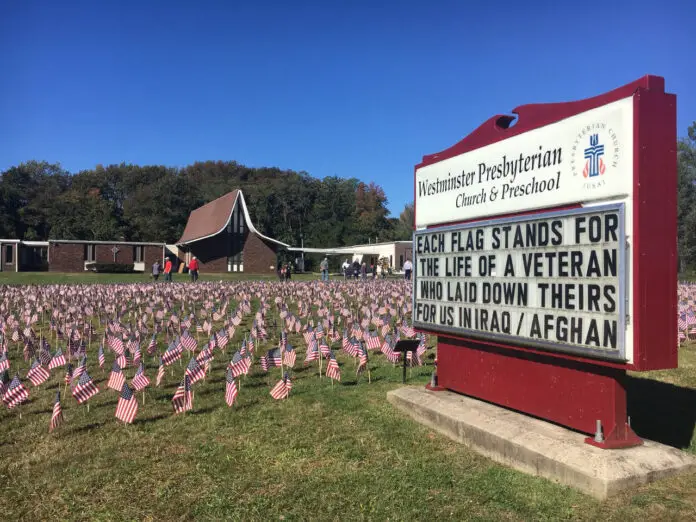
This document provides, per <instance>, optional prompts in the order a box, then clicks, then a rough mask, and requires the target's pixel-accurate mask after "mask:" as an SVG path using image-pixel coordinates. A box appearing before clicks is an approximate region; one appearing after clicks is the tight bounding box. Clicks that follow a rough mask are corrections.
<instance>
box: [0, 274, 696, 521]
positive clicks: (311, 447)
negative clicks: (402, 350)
mask: <svg viewBox="0 0 696 522" xmlns="http://www.w3.org/2000/svg"><path fill="white" fill-rule="evenodd" d="M20 275H23V274H20ZM40 275H41V276H44V274H40ZM81 276H82V277H74V276H63V275H60V276H57V277H56V276H53V279H51V278H49V276H48V275H46V276H45V278H44V279H42V280H41V281H42V282H49V281H52V280H60V281H61V282H68V281H70V282H75V283H77V282H91V281H93V280H94V279H92V278H94V277H95V276H94V275H92V274H89V275H82V274H81ZM3 277H4V275H2V276H0V283H2V281H3V279H2V278H3ZM122 277H124V278H128V277H131V276H122ZM137 277H141V276H137ZM97 280H100V281H111V279H108V278H105V277H104V276H101V278H97ZM115 280H121V279H119V278H116V279H115ZM124 280H127V279H124ZM135 280H137V279H135V278H131V279H130V281H135ZM14 282H20V280H19V279H17V280H15V281H14ZM23 282H28V281H26V280H24V281H23ZM32 282H33V283H36V282H39V281H37V280H33V281H32ZM254 304H256V303H254ZM249 319H250V317H247V319H246V320H249ZM240 330H241V328H239V329H238V333H237V335H236V336H235V339H233V340H232V342H231V343H230V345H228V347H227V348H228V349H227V354H226V355H224V356H223V355H222V354H219V353H216V357H215V360H214V362H213V365H212V371H211V373H210V375H209V377H208V378H207V379H206V381H205V382H200V383H197V384H196V385H195V386H194V390H195V398H194V407H193V411H191V412H188V413H186V414H183V415H176V416H175V415H173V413H172V405H171V398H172V395H173V394H174V390H175V388H176V386H177V385H178V383H179V381H180V379H181V375H182V373H183V367H180V366H179V363H175V364H174V365H173V366H172V367H171V370H170V369H168V370H167V373H166V377H165V379H164V381H163V386H162V387H160V388H155V387H154V377H155V374H156V372H157V364H156V363H154V362H153V360H152V358H149V357H148V358H146V361H147V374H148V376H149V377H150V379H151V380H152V381H153V386H152V387H150V388H148V389H147V391H146V397H145V400H146V402H145V404H144V405H143V404H142V400H143V396H142V393H138V395H137V396H138V399H139V401H140V409H139V411H138V415H137V417H136V421H135V423H134V424H133V425H130V426H124V425H123V424H121V423H119V422H118V421H117V420H116V419H115V418H114V411H115V408H116V402H117V395H116V393H115V392H113V391H111V390H109V389H107V388H106V387H105V384H106V379H107V378H108V368H110V365H111V362H112V360H113V358H112V356H111V354H108V355H107V364H106V365H105V371H104V372H102V371H101V370H100V369H99V367H98V365H97V361H96V357H94V356H92V357H91V359H90V364H89V365H88V370H89V372H90V375H91V376H92V377H93V378H94V380H95V382H96V383H97V385H98V386H99V388H100V390H101V391H100V393H99V394H98V395H96V396H95V397H93V398H92V399H91V400H90V401H89V403H90V411H89V412H88V411H87V408H86V407H85V406H79V405H77V403H76V402H75V400H74V399H73V398H72V397H71V396H69V392H68V396H65V395H62V405H63V411H64V416H65V422H64V424H63V425H62V426H61V427H60V428H59V429H58V431H57V432H56V433H54V434H51V435H49V434H48V423H49V419H50V417H51V408H52V406H53V399H54V396H55V390H56V389H57V386H58V385H59V382H62V377H63V374H64V370H62V369H60V370H58V371H55V372H54V374H53V375H52V376H51V378H50V380H49V381H47V382H45V383H44V384H42V385H41V386H39V387H38V388H33V387H32V386H31V385H30V384H29V383H28V381H24V383H25V386H27V387H28V388H29V389H30V393H31V402H29V403H28V404H24V405H22V406H20V407H18V408H16V409H15V410H12V411H8V410H7V409H6V408H4V407H0V512H1V513H2V514H3V518H4V520H24V519H31V520H49V519H52V520H55V519H59V520H63V519H70V520H153V521H160V520H220V519H232V520H438V519H448V520H469V519H477V520H563V519H582V520H622V521H623V520H632V519H642V520H688V519H691V520H693V519H694V518H696V476H693V475H692V476H686V477H680V478H673V479H667V480H663V481H660V482H658V483H655V484H651V485H648V486H645V487H640V488H638V489H635V490H633V491H631V492H627V493H624V494H622V495H620V496H618V497H615V498H612V499H610V500H608V501H606V502H598V501H596V500H594V499H592V498H590V497H588V496H585V495H583V494H581V493H578V492H576V491H574V490H572V489H570V488H567V487H564V486H560V485H557V484H553V483H551V482H549V481H547V480H544V479H541V478H535V477H531V476H528V475H526V474H523V473H519V472H517V471H514V470H512V469H509V468H506V467H504V466H501V465H498V464H495V463H493V462H492V461H490V460H488V459H486V458H484V457H481V456H479V455H478V454H476V453H474V452H472V451H470V450H468V449H467V448H466V447H464V446H463V445H460V444H457V443H455V442H452V441H450V440H449V439H447V438H445V437H443V436H441V435H439V434H437V433H435V432H433V431H432V430H429V429H428V428H425V427H423V426H421V425H419V424H417V423H416V422H414V421H412V420H410V418H407V417H406V416H404V415H403V414H401V413H399V412H398V411H396V410H395V409H394V408H392V406H391V405H390V404H389V403H387V401H386V393H387V391H389V390H391V389H394V388H396V387H399V386H401V369H400V368H399V367H396V368H394V367H393V366H392V365H391V364H389V363H387V362H386V361H385V360H384V357H383V356H381V355H376V356H374V357H373V358H372V359H371V362H370V367H371V377H372V382H371V383H370V384H368V382H367V376H361V377H360V379H359V381H356V376H355V362H354V360H353V359H352V358H350V357H348V356H346V355H345V353H344V352H342V351H341V352H340V353H339V354H338V359H339V363H340V365H341V372H342V381H341V382H340V383H336V384H335V385H334V386H333V387H332V385H331V383H330V380H328V379H327V378H325V377H324V378H322V379H319V377H318V375H317V366H316V363H313V364H312V366H310V367H309V368H306V369H305V368H303V367H302V362H301V361H302V360H303V359H304V342H302V341H301V339H300V337H299V336H294V335H293V336H291V337H290V342H291V344H293V345H294V346H295V347H297V348H298V349H299V353H298V358H297V360H298V362H297V364H296V366H295V368H296V370H295V371H294V372H293V383H294V386H293V390H292V393H291V394H290V397H289V398H288V399H287V400H285V401H274V400H273V399H272V398H271V397H270V395H269V389H270V385H272V384H274V383H275V382H276V381H277V380H278V378H279V377H280V371H279V369H273V370H272V371H271V372H270V373H269V374H268V375H266V374H263V373H262V372H261V369H260V367H259V365H258V363H256V364H254V366H253V368H252V371H251V372H250V375H249V376H247V377H246V378H243V379H242V383H241V390H240V393H239V398H238V402H237V403H236V404H235V405H234V407H232V408H228V407H227V406H226V404H225V402H224V388H225V382H224V370H225V366H226V364H227V362H228V360H229V356H230V348H231V347H232V349H234V347H236V346H238V343H239V337H240V332H239V331H240ZM201 344H202V343H201ZM52 345H53V343H52ZM266 348H267V345H262V347H261V349H260V350H257V356H258V355H260V354H263V353H264V352H265V349H266ZM433 351H434V350H429V351H428V352H427V353H428V360H427V365H426V366H424V367H422V368H416V369H413V372H412V375H411V377H410V381H409V384H412V385H418V386H423V385H424V384H425V383H426V382H427V381H428V379H429V376H430V373H431V371H432V358H433V355H434V354H433ZM216 352H217V350H216ZM10 353H11V360H12V365H13V366H12V367H13V368H17V367H19V368H21V372H20V373H21V375H22V376H23V375H24V374H25V373H26V370H27V366H28V365H27V364H26V363H24V362H23V361H22V360H21V356H18V355H17V352H16V349H15V348H14V345H12V347H11V350H10ZM186 362H187V359H185V360H184V361H183V363H182V364H183V365H185V364H186ZM132 376H133V369H132V368H128V370H127V377H128V379H129V380H130V378H132ZM631 386H632V387H634V388H635V394H634V395H637V396H638V398H640V399H641V401H640V402H633V403H631V404H630V405H629V408H631V409H632V412H630V413H631V414H632V419H633V425H634V427H636V430H637V431H638V433H639V435H643V434H644V433H642V432H641V429H642V428H641V423H642V424H644V427H643V429H644V430H645V431H647V432H649V433H650V434H651V435H654V436H655V437H656V438H662V439H663V440H666V441H668V442H671V443H673V444H675V445H678V446H682V447H684V448H686V449H687V451H690V452H695V453H696V446H695V444H694V438H693V432H694V410H696V402H694V400H693V399H694V397H695V394H696V392H695V391H694V390H695V389H696V348H695V347H694V346H693V345H692V346H687V347H684V348H682V350H681V353H680V368H679V369H678V370H675V371H665V372H652V373H651V374H647V375H641V376H640V378H634V379H633V380H632V381H631ZM61 389H63V388H62V385H61ZM643 398H645V400H646V401H647V405H646V403H645V401H643V400H642V399H643ZM665 401H671V404H666V403H665ZM19 411H21V412H22V418H21V419H20V417H19ZM672 417H674V418H672ZM660 419H662V421H660ZM655 423H657V424H659V426H658V427H657V428H656V427H655V426H654V424H655ZM689 430H690V431H689ZM669 437H672V438H671V439H670V438H669Z"/></svg>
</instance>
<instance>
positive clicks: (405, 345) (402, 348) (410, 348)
mask: <svg viewBox="0 0 696 522" xmlns="http://www.w3.org/2000/svg"><path fill="white" fill-rule="evenodd" d="M419 345H420V340H419V339H402V340H401V341H397V342H396V344H395V345H394V351H395V352H397V353H403V354H404V376H403V379H402V382H403V383H404V384H406V352H415V351H416V350H417V349H418V346H419Z"/></svg>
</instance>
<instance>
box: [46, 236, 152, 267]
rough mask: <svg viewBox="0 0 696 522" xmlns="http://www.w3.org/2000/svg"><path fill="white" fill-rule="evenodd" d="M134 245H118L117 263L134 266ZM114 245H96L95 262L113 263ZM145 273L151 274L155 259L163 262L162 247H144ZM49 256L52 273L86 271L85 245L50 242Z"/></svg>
mask: <svg viewBox="0 0 696 522" xmlns="http://www.w3.org/2000/svg"><path fill="white" fill-rule="evenodd" d="M133 246H134V245H127V244H126V245H116V247H117V248H118V250H119V251H118V252H117V253H116V262H117V263H123V264H133V259H134V256H133V254H134V252H133ZM113 247H114V245H113V244H99V245H95V246H94V248H95V252H94V253H95V262H97V263H113V262H114V254H113V252H112V251H111V249H112V248H113ZM143 248H144V252H143V254H144V256H145V257H144V261H145V272H147V273H149V271H150V270H151V268H152V263H154V262H155V259H158V260H159V261H160V263H161V262H162V247H161V246H155V245H143ZM48 256H49V259H50V262H49V264H48V265H49V266H48V269H49V270H50V271H51V272H82V271H84V269H85V244H84V243H60V242H50V243H49V246H48Z"/></svg>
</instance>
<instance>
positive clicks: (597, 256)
mask: <svg viewBox="0 0 696 522" xmlns="http://www.w3.org/2000/svg"><path fill="white" fill-rule="evenodd" d="M514 112H515V113H516V114H517V116H518V122H517V123H516V124H515V125H510V123H511V122H512V120H513V118H512V117H509V116H505V115H503V116H495V117H493V118H491V119H490V120H488V121H487V122H485V123H484V124H483V125H481V126H480V127H479V128H478V129H476V130H475V131H474V132H473V133H471V134H470V135H469V136H467V137H466V138H464V139H463V140H462V141H460V142H459V143H457V144H455V145H454V146H453V147H451V148H450V149H447V150H445V151H443V152H440V153H438V154H432V155H429V156H425V157H424V158H423V161H422V162H421V163H420V164H419V165H417V166H416V168H415V175H414V197H415V232H414V237H413V260H414V274H413V279H414V282H413V284H414V291H413V300H414V303H413V323H414V326H415V327H416V328H418V329H420V330H422V331H426V332H431V333H435V334H438V336H439V337H438V368H437V373H438V386H437V388H436V389H440V388H446V389H451V390H454V391H459V392H462V393H466V394H469V395H473V396H476V397H480V398H482V399H485V400H488V401H490V402H494V403H498V404H501V405H503V406H507V407H511V408H514V409H517V410H520V411H523V412H527V413H531V414H533V415H537V416H539V417H542V418H546V419H548V420H551V421H554V422H558V423H560V424H564V425H567V426H569V427H572V428H574V429H577V430H580V431H585V432H588V433H594V434H595V438H594V439H593V441H588V442H592V443H595V444H596V445H599V446H601V447H619V446H627V445H634V444H637V443H639V441H640V439H638V438H637V437H636V436H635V434H634V433H633V432H632V431H631V429H630V427H628V426H627V424H626V413H625V389H624V388H625V386H624V382H623V381H624V380H625V372H626V371H627V370H633V371H644V370H653V369H660V368H674V367H676V364H677V357H676V355H677V352H676V343H677V339H676V298H677V294H676V284H677V281H676V279H677V274H676V266H677V265H676V151H675V148H676V105H675V97H674V95H671V94H666V93H665V92H664V80H663V79H662V78H659V77H655V76H646V77H644V78H641V79H640V80H638V81H636V82H633V83H631V84H628V85H626V86H624V87H621V88H619V89H616V90H614V91H611V92H609V93H606V94H604V95H601V96H597V97H595V98H589V99H585V100H581V101H577V102H569V103H558V104H540V105H527V106H522V107H519V108H517V109H516V110H515V111H514ZM622 390H623V391H622ZM622 401H623V402H622ZM621 404H624V407H623V408H622V406H621ZM600 424H601V426H602V432H601V433H600V432H599V431H600V430H599V429H598V428H597V426H598V425H600Z"/></svg>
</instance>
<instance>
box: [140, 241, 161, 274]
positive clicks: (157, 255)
mask: <svg viewBox="0 0 696 522" xmlns="http://www.w3.org/2000/svg"><path fill="white" fill-rule="evenodd" d="M144 248H145V252H144V254H145V259H144V261H145V272H147V273H150V272H152V264H153V263H154V262H155V261H159V262H160V265H162V250H163V246H151V245H146V246H145V247H144ZM162 266H164V265H162Z"/></svg>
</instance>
